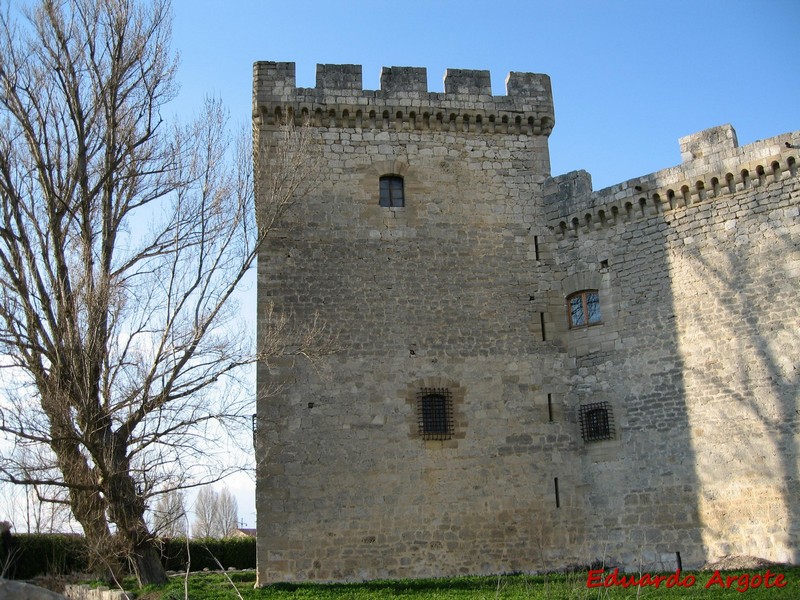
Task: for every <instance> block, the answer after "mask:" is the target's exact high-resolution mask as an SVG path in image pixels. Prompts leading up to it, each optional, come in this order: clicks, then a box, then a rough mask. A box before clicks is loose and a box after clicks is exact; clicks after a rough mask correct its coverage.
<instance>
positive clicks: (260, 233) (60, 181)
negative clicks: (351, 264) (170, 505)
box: [0, 0, 315, 584]
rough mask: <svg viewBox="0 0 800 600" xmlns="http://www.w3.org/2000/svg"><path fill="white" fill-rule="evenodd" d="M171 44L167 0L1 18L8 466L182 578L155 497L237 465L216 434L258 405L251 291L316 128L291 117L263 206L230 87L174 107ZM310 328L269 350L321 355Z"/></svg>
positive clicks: (134, 553) (145, 563)
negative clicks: (222, 96)
mask: <svg viewBox="0 0 800 600" xmlns="http://www.w3.org/2000/svg"><path fill="white" fill-rule="evenodd" d="M169 41H170V11H169V7H168V5H167V0H154V1H149V2H141V3H140V2H137V0H40V2H39V3H38V5H37V6H36V7H35V8H33V9H32V10H31V11H30V13H28V14H27V16H26V19H24V20H21V21H19V20H14V19H11V18H10V17H9V16H8V15H6V16H3V17H0V351H1V352H2V353H3V354H5V355H6V356H7V358H6V360H5V361H4V362H2V367H3V368H4V369H5V370H6V373H7V374H8V373H10V375H9V376H8V377H6V378H5V382H6V386H5V389H4V395H3V397H2V398H0V431H2V432H3V433H4V434H5V435H6V436H7V438H8V439H10V440H11V441H12V442H13V444H14V451H12V452H11V453H9V454H5V455H3V456H2V457H0V477H2V478H3V479H4V480H6V481H9V482H11V483H16V484H27V485H36V486H55V487H58V488H60V489H62V490H66V492H67V493H68V496H67V497H66V498H65V499H64V500H63V502H65V503H66V504H67V505H68V506H69V508H70V510H71V511H72V514H73V515H74V517H75V519H76V520H77V521H78V522H79V523H80V524H81V526H82V528H83V531H84V533H85V535H86V537H87V540H88V541H89V542H90V545H91V546H92V547H93V548H95V549H96V554H95V558H96V563H95V565H96V566H97V565H99V564H101V562H103V561H108V560H109V558H110V557H112V556H114V555H115V553H118V554H116V555H119V556H121V557H125V558H127V559H128V560H130V562H131V564H132V566H133V568H134V570H135V573H136V575H137V577H138V579H139V581H140V583H142V584H145V583H159V582H163V581H166V575H165V573H164V570H163V568H162V566H161V562H160V560H159V555H158V551H157V547H156V540H155V538H154V535H153V532H152V531H151V530H150V528H149V527H148V525H147V521H146V519H145V513H146V510H147V508H148V505H149V503H150V502H152V501H153V498H154V497H155V496H157V495H158V494H162V493H168V492H169V491H171V490H173V489H177V488H181V487H185V486H190V485H196V484H197V483H198V482H200V483H205V482H208V481H215V480H218V479H219V478H220V477H223V476H224V475H226V474H227V473H228V472H229V469H230V465H227V464H226V463H225V462H224V461H225V460H226V459H227V456H228V455H227V453H225V454H222V453H220V454H218V455H214V454H213V453H212V452H211V451H210V450H209V446H207V445H203V444H202V443H198V441H197V440H198V437H199V438H203V437H204V436H208V435H213V436H218V435H220V433H219V430H220V428H222V429H227V428H231V427H235V426H236V425H237V424H242V425H243V426H245V427H246V426H247V421H246V419H247V417H248V416H249V415H250V413H252V407H251V405H250V397H249V395H245V394H238V395H236V394H235V393H232V392H231V393H225V394H222V393H220V390H221V388H225V389H226V392H227V391H228V390H227V388H228V387H230V386H236V384H237V376H238V373H239V368H240V367H241V366H242V365H245V364H248V363H250V362H252V361H253V360H255V359H256V358H257V353H256V352H255V351H254V350H253V345H252V344H250V343H249V336H248V335H246V333H245V332H243V330H242V329H241V327H240V326H239V325H238V319H237V308H236V306H235V304H234V303H233V302H232V300H231V297H232V295H233V294H234V291H235V290H236V288H237V285H238V284H239V282H240V281H241V280H242V279H243V278H244V277H245V275H246V274H247V272H248V270H249V269H250V267H251V265H252V264H253V262H254V260H255V257H256V254H257V252H258V248H259V246H260V244H261V242H262V240H263V239H264V237H265V236H266V235H267V233H268V231H269V229H270V227H271V226H272V224H273V223H275V222H277V221H278V220H280V217H281V215H282V214H283V212H284V211H285V210H287V209H288V208H289V207H290V206H291V205H292V204H293V203H294V202H295V201H296V199H297V198H298V197H300V196H302V194H303V191H304V189H305V186H306V185H308V184H309V182H310V181H311V179H307V178H305V177H304V176H303V174H302V173H303V172H307V173H314V172H315V170H314V160H313V159H309V160H304V159H303V157H304V156H308V152H310V151H311V150H310V149H311V148H312V146H313V144H312V143H311V141H310V140H309V138H308V135H307V133H305V132H304V131H303V130H302V129H303V128H299V129H294V128H293V127H291V126H288V127H286V128H285V130H284V131H285V136H284V146H286V147H287V148H288V150H286V152H285V155H286V156H291V157H293V159H294V160H295V162H290V163H286V162H281V160H280V156H279V157H278V159H277V160H267V161H266V162H267V163H268V164H270V165H271V168H272V173H271V175H270V176H269V177H268V178H267V179H266V180H267V181H274V182H278V183H279V185H269V186H267V188H266V189H265V190H263V191H262V190H260V191H259V194H260V203H261V204H262V206H260V208H259V210H260V212H259V218H258V221H256V219H255V211H254V206H253V197H254V193H253V184H252V166H251V161H250V152H251V150H250V149H249V148H248V145H247V143H242V144H240V145H238V146H237V147H236V148H233V147H232V144H231V139H230V138H229V135H228V133H227V132H228V127H227V120H226V115H225V111H224V110H222V107H221V106H220V104H219V103H218V102H213V101H210V102H208V104H207V106H206V108H205V111H204V112H203V114H201V115H200V117H199V118H198V120H197V122H196V123H194V124H191V125H189V126H184V127H180V126H168V125H167V123H165V122H164V120H163V119H162V110H163V108H164V105H165V103H167V102H168V101H169V100H171V99H172V98H173V96H174V93H175V84H174V74H175V65H176V62H175V58H174V54H173V53H172V52H171V51H170V48H169ZM234 150H235V151H234ZM267 150H269V149H267V148H265V149H264V152H266V151H267ZM231 156H234V158H233V159H232V160H228V159H229V158H230V157H231ZM298 158H299V160H296V159H298ZM262 159H263V157H261V156H260V157H259V160H262ZM281 165H283V167H285V168H286V169H296V171H295V172H291V173H289V172H284V173H281V172H280V169H281V168H282V166H281ZM303 169H307V171H303ZM281 317H282V318H283V317H285V316H283V315H282V316H281ZM276 323H277V325H275V326H274V327H272V328H271V329H270V328H267V334H268V335H272V334H275V335H279V334H280V328H281V326H280V323H281V321H280V320H276ZM294 333H295V334H296V333H297V330H294ZM299 338H301V339H298V340H294V341H293V342H292V343H291V344H289V343H285V342H280V341H266V342H264V341H259V343H258V349H259V352H263V353H266V354H270V353H275V352H292V353H296V354H307V352H308V348H307V347H306V346H305V345H306V344H307V343H311V341H312V340H313V336H304V335H301V336H299ZM23 449H24V453H23V452H22V451H23ZM112 532H114V533H115V535H114V536H112V535H111V534H112ZM108 566H110V567H114V564H113V563H112V564H110V565H108Z"/></svg>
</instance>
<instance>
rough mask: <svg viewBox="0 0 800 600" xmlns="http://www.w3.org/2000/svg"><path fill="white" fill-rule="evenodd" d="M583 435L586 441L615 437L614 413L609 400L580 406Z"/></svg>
mask: <svg viewBox="0 0 800 600" xmlns="http://www.w3.org/2000/svg"><path fill="white" fill-rule="evenodd" d="M580 421H581V437H583V441H584V442H596V441H599V440H610V439H613V438H614V413H613V412H612V411H611V405H610V404H609V403H608V402H593V403H591V404H584V405H582V406H581V407H580Z"/></svg>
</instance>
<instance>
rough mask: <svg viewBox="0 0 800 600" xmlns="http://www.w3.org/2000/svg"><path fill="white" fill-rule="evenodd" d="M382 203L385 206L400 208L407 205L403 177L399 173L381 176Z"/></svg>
mask: <svg viewBox="0 0 800 600" xmlns="http://www.w3.org/2000/svg"><path fill="white" fill-rule="evenodd" d="M380 190H381V197H380V205H381V206H383V207H384V208H399V207H403V206H405V205H406V198H405V192H404V189H403V178H402V177H400V176H398V175H384V176H383V177H381V186H380Z"/></svg>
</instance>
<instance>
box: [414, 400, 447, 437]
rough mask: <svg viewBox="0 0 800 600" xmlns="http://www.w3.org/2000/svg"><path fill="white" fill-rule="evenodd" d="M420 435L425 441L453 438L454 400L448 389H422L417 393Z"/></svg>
mask: <svg viewBox="0 0 800 600" xmlns="http://www.w3.org/2000/svg"><path fill="white" fill-rule="evenodd" d="M417 421H418V423H419V435H420V437H422V439H424V440H449V439H450V438H451V437H453V400H452V397H451V395H450V390H449V389H448V388H420V389H419V390H418V391H417Z"/></svg>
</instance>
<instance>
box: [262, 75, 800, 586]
mask: <svg viewBox="0 0 800 600" xmlns="http://www.w3.org/2000/svg"><path fill="white" fill-rule="evenodd" d="M254 77H255V81H254V131H255V140H256V141H255V144H256V153H257V155H258V156H266V155H269V152H270V150H271V149H272V148H273V147H274V146H275V145H276V144H279V142H278V140H279V139H280V137H281V135H282V132H281V125H282V124H283V123H285V122H287V120H288V121H293V122H295V123H297V124H301V123H303V122H309V123H310V128H311V129H310V133H311V135H312V138H313V140H315V144H316V147H317V148H318V151H319V153H320V157H321V161H322V163H321V164H322V167H321V178H320V183H319V185H317V186H316V187H315V188H314V190H313V192H312V193H311V194H310V196H309V197H307V198H306V199H304V200H303V202H302V204H301V205H299V206H296V207H294V208H293V209H292V210H291V211H290V212H288V213H287V214H286V215H285V216H284V217H283V219H282V220H281V221H280V223H278V226H277V227H276V228H275V229H274V230H273V233H272V234H271V236H270V239H269V240H268V243H267V245H266V246H265V248H264V249H263V251H262V254H261V255H260V259H259V284H258V291H259V308H258V309H259V315H260V317H261V323H260V326H261V328H262V331H263V330H265V329H266V328H267V327H268V319H267V318H266V316H265V315H267V314H268V312H270V311H271V312H270V314H272V315H273V316H274V315H290V318H292V319H296V320H297V323H304V322H306V323H307V322H310V321H312V320H314V319H316V320H317V322H322V323H324V324H325V325H326V327H327V330H328V332H329V334H330V335H331V336H332V338H333V339H335V340H336V342H337V344H338V346H339V348H338V351H336V352H334V353H331V354H327V355H325V356H322V357H321V358H318V359H316V360H315V361H313V362H309V361H305V360H299V359H298V360H289V359H284V360H280V361H271V362H270V363H269V364H262V365H260V366H259V371H258V383H259V395H258V409H257V410H258V415H257V444H256V456H257V463H258V482H257V509H258V542H259V545H258V576H259V583H261V584H264V583H268V582H271V581H287V580H324V581H341V580H353V579H359V580H360V579H369V578H395V577H398V578H399V577H428V576H443V575H456V574H477V573H498V572H511V571H543V570H551V569H557V568H561V567H564V566H567V565H575V564H588V563H590V562H592V561H595V560H598V559H600V558H601V557H603V556H605V558H606V563H607V564H615V565H620V566H623V567H634V566H635V567H636V568H637V569H638V568H639V566H640V565H641V566H642V567H643V568H644V569H649V570H655V569H666V570H673V569H675V567H676V561H682V564H683V566H684V567H697V566H699V565H701V564H702V563H703V562H704V561H706V560H712V559H714V558H718V557H721V556H723V555H727V554H751V555H757V556H762V557H765V558H769V559H772V560H780V561H790V562H797V560H798V553H797V546H798V538H799V537H800V500H798V498H800V493H799V492H800V489H798V488H799V487H800V486H799V484H798V482H799V481H800V474H798V470H799V469H800V467H799V466H798V456H799V455H798V445H799V444H800V433H799V432H798V414H800V392H799V391H798V390H800V367H799V366H798V365H800V302H798V294H799V293H800V179H798V174H797V157H798V149H797V146H798V145H800V132H795V133H792V134H787V135H784V136H780V137H778V138H774V139H770V140H766V141H762V142H757V143H755V144H752V145H749V146H746V147H739V146H738V143H737V141H736V135H735V132H734V131H733V129H732V128H731V127H730V126H723V127H718V128H714V129H710V130H706V131H704V132H701V133H699V134H696V135H693V136H688V137H686V138H682V139H681V141H680V142H681V152H682V157H683V163H682V164H681V165H679V166H677V167H673V168H670V169H666V170H663V171H659V172H657V173H653V174H650V175H647V176H644V177H641V178H638V179H634V180H630V181H627V182H624V183H622V184H619V185H617V186H614V187H612V188H607V189H605V190H600V191H597V192H595V191H593V190H592V186H591V179H590V177H589V175H588V174H587V173H585V172H573V173H569V174H567V175H562V176H558V177H552V176H551V174H550V164H549V151H548V135H549V134H550V131H551V130H552V128H553V125H554V111H553V100H552V94H551V90H550V81H549V78H548V77H547V76H546V75H539V74H532V73H511V74H509V76H508V78H507V80H506V89H507V95H505V96H492V94H491V85H490V79H489V73H488V72H486V71H466V70H448V71H447V74H446V76H445V83H444V93H432V92H428V90H427V84H426V81H427V75H426V72H425V69H421V68H406V67H402V68H398V67H392V68H384V70H383V71H382V74H381V89H380V90H377V91H368V90H363V89H362V83H361V67H360V66H357V65H318V67H317V85H316V87H315V88H310V89H303V88H297V87H296V83H295V73H294V63H276V62H259V63H256V65H255V68H254ZM265 168H268V167H267V166H266V163H265V162H262V163H260V166H259V167H257V173H256V181H257V185H258V182H259V181H263V179H264V169H265ZM261 187H262V188H263V187H264V186H263V185H262V186H261ZM258 193H259V201H260V202H261V203H262V206H260V207H259V210H262V209H263V204H264V202H265V199H264V198H265V196H264V192H263V189H262V190H261V191H259V192H258ZM262 218H263V217H262Z"/></svg>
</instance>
